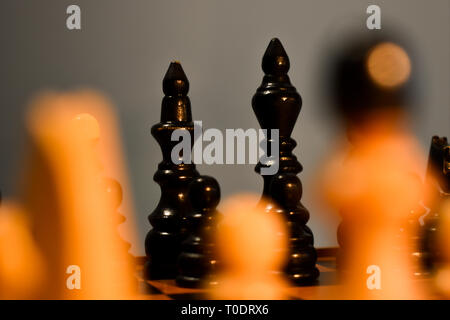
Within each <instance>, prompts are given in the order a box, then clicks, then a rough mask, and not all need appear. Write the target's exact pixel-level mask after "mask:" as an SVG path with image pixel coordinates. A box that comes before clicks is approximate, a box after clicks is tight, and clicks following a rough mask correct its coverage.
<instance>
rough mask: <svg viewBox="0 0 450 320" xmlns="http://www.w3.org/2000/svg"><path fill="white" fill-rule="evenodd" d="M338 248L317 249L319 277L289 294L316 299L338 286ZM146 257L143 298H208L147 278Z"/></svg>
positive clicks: (196, 291) (168, 281)
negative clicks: (311, 283)
mask: <svg viewBox="0 0 450 320" xmlns="http://www.w3.org/2000/svg"><path fill="white" fill-rule="evenodd" d="M336 253H337V248H319V249H317V254H318V261H317V268H318V269H319V271H320V277H319V279H318V280H317V281H316V282H315V283H314V284H313V285H309V286H301V287H298V286H292V287H290V288H289V289H288V295H289V296H290V297H291V299H292V300H316V299H322V294H323V293H324V292H326V291H331V290H333V289H336V288H338V284H337V283H338V281H337V270H336ZM144 262H145V257H138V258H137V263H138V264H137V269H138V270H137V271H138V273H137V274H138V281H139V292H140V293H141V294H142V295H143V299H150V300H203V299H207V296H208V295H207V294H208V292H207V291H206V290H205V289H190V288H181V287H178V286H177V285H176V283H175V280H174V279H166V280H145V279H144V277H143V265H144Z"/></svg>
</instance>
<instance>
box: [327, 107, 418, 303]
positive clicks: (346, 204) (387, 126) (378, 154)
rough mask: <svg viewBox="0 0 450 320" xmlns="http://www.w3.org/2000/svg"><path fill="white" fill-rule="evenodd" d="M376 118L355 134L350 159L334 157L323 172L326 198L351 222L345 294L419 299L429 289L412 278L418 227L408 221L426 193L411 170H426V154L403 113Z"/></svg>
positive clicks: (344, 277)
mask: <svg viewBox="0 0 450 320" xmlns="http://www.w3.org/2000/svg"><path fill="white" fill-rule="evenodd" d="M372 119H373V121H372V122H370V123H368V124H367V126H365V127H364V128H363V130H364V131H365V132H364V134H363V135H358V134H355V135H354V139H353V141H352V142H353V145H354V149H353V151H352V154H351V156H350V157H349V158H347V160H346V161H345V163H344V164H343V165H340V164H339V163H337V162H336V159H338V158H339V159H341V157H336V158H335V159H333V158H331V160H330V161H329V162H328V163H327V165H326V168H325V170H324V172H323V181H324V182H323V190H324V193H325V195H326V199H327V200H328V203H330V204H331V205H332V206H333V207H335V208H337V209H342V210H341V213H342V215H343V218H344V219H345V220H346V221H347V225H348V226H349V227H348V228H346V230H345V231H346V234H345V239H346V253H345V255H344V257H343V261H342V267H343V269H344V270H345V272H344V273H343V284H344V290H343V292H342V296H341V297H340V298H349V299H418V298H421V297H422V293H423V292H422V290H421V288H419V287H418V286H417V285H416V284H415V283H414V282H413V281H412V275H413V274H414V272H413V271H414V269H415V266H414V265H413V260H412V256H411V254H410V251H409V248H411V243H409V241H410V239H412V238H413V236H412V235H411V234H409V233H411V232H412V230H409V229H407V228H405V226H406V225H407V224H408V223H407V222H408V218H409V214H410V211H411V210H414V209H415V208H416V207H417V206H418V205H419V202H420V199H421V197H422V195H423V194H425V193H426V190H424V186H423V185H422V184H421V183H419V182H418V181H417V178H416V177H415V176H414V175H412V174H411V173H414V172H420V161H418V159H420V157H421V156H422V155H421V153H420V152H419V149H418V147H417V146H416V144H415V141H414V139H413V138H412V137H410V136H409V135H408V133H407V132H406V131H403V130H402V129H400V128H401V120H400V118H399V115H396V114H388V113H384V114H378V116H375V115H373V117H372ZM399 121H400V122H399ZM400 230H403V233H404V234H403V236H401V237H399V231H400ZM374 270H377V272H378V271H379V274H377V275H374V277H378V276H379V283H380V286H378V287H371V286H370V284H368V281H370V280H369V278H370V276H371V275H372V272H374Z"/></svg>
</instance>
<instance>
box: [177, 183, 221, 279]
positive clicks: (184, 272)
mask: <svg viewBox="0 0 450 320" xmlns="http://www.w3.org/2000/svg"><path fill="white" fill-rule="evenodd" d="M188 194H189V200H190V201H191V205H192V211H191V212H190V213H189V214H188V215H187V217H186V220H187V233H188V236H187V238H186V240H185V241H183V243H182V249H181V254H180V256H179V258H178V276H177V278H176V283H177V285H178V286H180V287H187V288H198V287H205V286H212V285H215V284H216V281H215V275H216V273H217V265H218V264H217V259H216V256H215V248H214V242H213V235H214V233H215V230H216V227H217V221H218V218H219V213H218V212H217V210H216V207H217V205H218V204H219V201H220V186H219V184H218V183H217V181H216V179H214V178H213V177H209V176H199V177H197V178H195V179H194V181H192V182H191V184H190V186H189V193H188Z"/></svg>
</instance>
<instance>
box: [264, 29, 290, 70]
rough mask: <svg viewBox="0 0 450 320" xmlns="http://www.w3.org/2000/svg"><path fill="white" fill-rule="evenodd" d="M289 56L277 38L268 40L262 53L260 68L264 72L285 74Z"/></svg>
mask: <svg viewBox="0 0 450 320" xmlns="http://www.w3.org/2000/svg"><path fill="white" fill-rule="evenodd" d="M289 67H290V64H289V57H288V55H287V53H286V51H285V50H284V48H283V45H282V44H281V42H280V40H279V39H278V38H273V39H272V40H270V43H269V46H268V47H267V49H266V52H265V53H264V57H263V60H262V69H263V71H264V73H265V74H272V75H285V74H287V73H288V71H289Z"/></svg>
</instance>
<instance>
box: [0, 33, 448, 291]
mask: <svg viewBox="0 0 450 320" xmlns="http://www.w3.org/2000/svg"><path fill="white" fill-rule="evenodd" d="M352 60H355V59H352ZM289 66H290V62H289V58H288V56H287V54H286V52H285V50H284V48H283V46H282V45H281V42H280V41H279V40H278V39H272V41H271V42H270V43H269V46H268V48H267V50H266V52H265V54H264V56H263V60H262V69H263V71H264V78H263V81H262V83H261V85H260V87H259V88H258V89H257V92H256V94H255V95H254V96H253V100H252V106H253V110H254V112H255V114H256V117H257V118H258V121H259V124H260V126H261V127H262V128H263V129H272V128H276V129H279V132H280V150H279V153H280V154H279V171H278V172H277V173H276V174H275V175H272V176H270V175H263V179H264V188H263V194H262V196H261V197H256V198H255V196H249V195H238V196H237V197H232V198H230V199H228V200H226V201H224V202H223V203H222V204H221V213H222V214H220V213H218V212H217V209H216V208H217V206H218V204H219V201H220V187H219V184H218V182H217V181H216V180H215V179H214V178H213V177H209V176H203V175H200V174H199V173H198V171H197V170H196V168H195V164H192V163H183V162H182V163H180V164H174V163H173V162H172V161H171V150H172V149H173V147H174V145H175V144H176V141H172V140H171V135H172V132H174V131H175V130H177V129H183V130H188V131H189V132H190V133H191V134H193V130H194V124H193V122H192V114H191V104H190V100H189V97H188V95H187V93H188V90H189V82H188V79H187V77H186V75H185V73H184V71H183V69H182V67H181V65H180V63H178V62H173V63H171V64H170V66H169V69H168V71H167V73H166V75H165V77H164V79H163V91H164V94H165V96H164V98H163V101H162V107H161V121H160V122H159V123H157V124H156V125H154V126H153V127H152V130H151V132H152V135H153V136H154V137H155V139H156V140H157V142H158V143H159V144H160V147H161V151H162V158H163V160H162V162H161V163H159V165H158V169H157V171H156V173H155V175H154V180H155V182H157V183H158V184H159V185H160V187H161V197H160V201H159V203H158V205H157V206H156V208H155V209H154V211H153V212H152V213H151V214H150V216H149V222H150V224H151V225H152V227H153V228H152V229H151V230H150V231H149V233H148V234H147V237H146V240H145V249H146V255H147V258H146V260H147V261H146V263H145V266H144V274H145V277H146V278H147V279H156V280H157V279H176V283H177V284H178V285H179V286H182V287H208V288H210V289H211V297H212V298H225V299H245V298H247V299H259V298H262V299H279V298H286V297H288V295H287V294H286V288H288V287H289V284H288V282H286V280H288V281H289V282H290V283H291V284H292V283H293V284H295V285H308V284H313V283H315V282H316V281H317V279H318V277H319V271H318V269H317V267H316V262H317V254H316V250H315V249H314V237H313V233H312V231H311V230H310V229H309V227H308V226H307V222H308V220H309V212H308V210H307V209H306V208H305V207H304V206H303V205H302V203H301V197H302V184H301V181H300V179H299V178H298V177H297V174H298V173H300V172H301V171H302V169H303V168H302V166H301V164H300V163H299V162H298V160H297V158H296V156H295V155H294V154H293V149H294V148H295V147H296V142H295V140H294V139H292V138H291V133H292V131H293V128H294V125H295V122H296V120H297V117H298V115H299V113H300V110H301V107H302V100H301V97H300V95H299V94H298V92H297V90H296V89H295V87H293V85H292V84H291V82H290V80H289V76H288V75H287V72H288V70H289ZM356 78H358V77H356ZM369 91H370V90H369ZM367 98H370V96H368V97H367ZM390 111H391V110H390ZM383 115H384V113H383ZM396 115H397V114H396ZM368 118H369V120H366V122H367V123H368V124H367V123H365V124H364V126H363V125H361V128H360V133H361V132H364V134H365V136H364V138H363V139H361V140H358V138H357V137H356V138H355V139H353V141H352V144H353V147H354V151H353V154H352V155H351V156H350V157H349V161H347V168H346V169H345V170H341V171H339V170H340V169H337V168H336V167H331V170H329V171H327V170H324V171H326V172H327V174H324V181H325V182H324V188H323V190H331V193H330V194H332V195H333V197H334V198H333V197H331V198H333V200H336V199H337V200H338V201H334V202H333V201H330V202H333V203H334V205H335V207H336V209H342V212H344V213H345V214H343V223H342V227H340V229H339V234H340V236H339V240H340V244H341V247H342V250H341V254H340V258H339V259H340V263H339V265H340V269H341V270H342V271H343V272H342V274H343V276H344V279H346V280H344V283H345V281H347V282H348V283H351V284H352V285H353V284H355V283H356V284H357V285H356V287H355V286H352V285H349V286H347V287H348V288H350V289H349V293H348V294H347V295H344V293H343V292H344V291H340V292H339V293H336V295H334V296H333V295H330V296H327V297H332V298H399V297H400V298H411V297H412V298H416V297H418V296H416V295H408V294H405V292H407V293H408V292H414V290H410V289H411V287H412V286H414V285H413V284H411V283H410V282H409V281H408V280H407V278H405V276H404V273H405V272H406V270H409V269H403V270H401V271H402V272H403V273H402V272H400V273H399V272H398V270H396V269H397V268H398V266H399V265H407V264H406V263H405V261H400V263H399V265H396V264H395V263H392V262H393V261H391V258H392V260H395V259H396V257H402V259H403V258H405V257H406V256H408V255H409V256H410V257H416V258H419V260H421V263H422V262H424V264H425V266H427V267H428V268H429V269H428V270H431V269H432V268H435V269H440V270H447V269H448V268H447V267H448V265H450V263H449V262H450V261H449V257H448V256H449V255H448V254H447V252H446V251H445V250H443V251H439V250H438V249H437V248H438V244H437V242H439V240H436V239H437V238H438V234H442V233H443V232H442V230H446V229H445V226H447V225H448V221H447V220H448V216H449V215H450V214H448V213H447V211H448V210H447V209H446V208H447V207H446V205H447V204H446V203H447V202H448V195H449V186H450V182H449V179H450V173H449V172H450V167H449V166H450V155H449V150H450V148H449V144H448V141H447V139H446V138H438V137H434V138H433V140H432V145H431V150H430V159H429V173H430V174H427V176H429V177H434V178H430V181H426V183H425V184H427V185H431V186H432V189H433V190H434V192H433V193H434V194H435V196H434V197H432V198H433V199H438V200H435V201H433V202H429V203H425V205H427V206H428V207H429V210H430V212H429V213H428V215H427V216H426V218H425V220H426V224H425V227H424V228H422V229H424V230H426V231H427V232H426V236H424V237H422V236H421V235H419V234H418V233H417V232H416V231H413V232H406V231H405V234H407V235H408V236H407V238H408V237H411V239H412V240H413V241H414V245H413V246H412V247H411V248H406V249H405V248H402V249H401V250H403V251H398V248H396V247H395V245H396V244H395V243H394V242H396V240H395V239H396V237H397V236H398V232H399V230H400V229H402V228H403V229H405V230H406V229H409V228H405V223H406V222H408V221H411V224H412V225H414V226H417V221H418V215H419V213H420V212H418V211H413V212H410V213H408V212H407V213H408V215H407V216H405V215H403V213H402V212H403V211H404V210H403V209H402V210H400V211H401V212H399V213H396V212H395V210H394V209H395V208H404V207H405V208H406V206H408V205H409V204H410V203H411V199H409V198H408V199H406V200H405V199H402V197H401V196H400V195H395V192H386V191H385V190H394V191H395V190H396V188H397V189H398V186H399V185H400V186H405V182H406V183H409V182H410V180H409V178H408V177H407V176H408V174H404V171H405V170H406V169H408V170H409V169H411V168H415V165H414V163H412V164H410V163H407V162H408V161H412V160H414V156H413V153H411V152H410V151H411V148H409V146H408V145H407V143H406V144H405V146H404V145H403V143H400V144H398V143H397V142H398V141H401V142H405V141H406V142H408V141H409V140H408V139H404V133H403V132H399V131H398V130H397V128H398V127H399V126H397V125H396V124H397V121H399V119H401V117H400V116H398V115H397V116H396V117H394V118H388V120H383V117H376V118H374V119H373V120H371V119H372V117H368ZM371 121H373V122H375V123H376V124H377V125H375V126H374V125H373V122H371ZM380 123H382V124H383V125H384V126H381V128H382V129H380V126H379V124H380ZM393 124H394V125H393ZM353 125H356V124H355V123H354V124H353ZM100 128H101V134H100ZM386 128H388V130H386ZM26 129H27V134H28V136H29V138H30V139H29V140H30V143H29V150H28V153H29V154H28V156H27V162H26V164H25V166H24V170H23V171H24V172H23V173H24V177H23V179H22V180H23V181H22V183H21V193H20V195H19V196H18V197H17V199H8V201H6V202H5V203H3V205H2V206H1V208H0V211H1V212H0V226H1V228H0V230H1V232H0V255H1V259H0V261H1V264H0V298H8V299H10V298H17V297H18V298H41V299H42V298H44V299H45V298H62V299H76V298H78V299H79V298H82V299H102V298H112V299H121V298H125V299H128V298H136V297H137V296H136V281H135V279H134V273H135V266H134V263H135V261H134V259H133V257H132V256H131V255H130V254H128V250H129V248H130V245H129V244H128V243H125V242H124V241H123V240H122V239H121V238H120V237H119V234H118V225H119V224H121V223H122V225H121V227H123V226H124V224H123V221H124V217H123V216H122V215H120V214H118V208H119V207H120V206H122V211H124V210H125V208H124V204H125V203H126V201H125V200H126V199H124V195H123V192H122V191H123V190H122V187H121V185H120V184H119V183H118V181H121V183H123V181H124V179H123V177H124V176H125V175H124V173H123V172H122V171H121V169H120V165H117V162H120V159H122V154H121V152H120V148H117V147H115V146H114V145H111V144H109V146H107V147H103V148H99V145H100V144H102V143H101V142H102V141H103V142H107V143H111V141H112V142H114V141H117V140H118V139H117V138H116V137H117V135H116V133H117V131H118V130H117V125H115V123H114V115H113V113H112V111H111V108H110V106H109V103H108V101H106V100H105V99H104V98H103V97H101V96H100V95H98V94H96V93H94V92H89V91H82V92H76V93H62V94H60V93H52V92H50V93H45V94H42V95H41V96H39V97H37V98H36V99H35V100H34V102H33V103H32V105H31V106H30V111H29V113H28V114H27V118H26ZM380 130H381V134H380ZM386 132H388V134H386ZM369 137H372V138H374V137H375V138H376V139H375V142H374V141H372V142H371V141H370V139H369ZM380 137H381V138H380ZM267 139H271V137H270V136H268V137H267ZM191 140H192V141H193V140H194V139H191ZM107 143H106V144H107ZM104 144H105V143H103V145H104ZM392 145H394V149H390V148H391V146H392ZM367 146H372V147H373V148H367ZM361 150H362V151H361ZM374 150H375V151H374ZM386 150H388V151H390V152H392V153H390V152H385V151H386ZM374 155H375V156H376V157H375V158H374ZM405 155H406V156H405ZM374 159H375V160H374ZM405 159H406V160H405ZM112 162H116V165H115V166H113V165H111V163H112ZM330 163H331V164H333V161H330ZM380 163H383V164H385V166H384V167H383V166H381V167H382V168H381V169H380V168H378V167H380ZM264 165H265V164H263V163H259V164H258V165H257V166H256V168H255V171H256V172H257V173H260V172H261V169H262V168H263V167H264ZM111 167H113V168H115V170H108V174H106V171H107V170H106V169H111ZM117 168H119V169H117ZM355 168H357V169H359V170H362V172H364V173H370V172H371V170H375V174H372V175H370V174H362V175H359V176H358V175H356V176H355V174H354V172H355ZM397 171H398V173H399V175H398V177H399V178H398V181H397V180H395V181H391V180H389V179H388V180H378V178H380V177H381V178H383V177H386V176H388V177H390V174H392V173H395V176H397V174H396V173H397ZM108 177H114V178H115V179H117V180H114V179H111V178H108ZM318 180H320V179H318ZM379 181H383V182H386V184H385V185H382V186H381V188H380V186H379V185H378V182H379ZM399 182H401V184H398V183H399ZM361 185H364V188H362V189H361V190H359V189H358V188H353V187H354V186H356V187H359V186H361ZM409 189H410V188H409V187H408V186H407V185H406V187H405V188H404V190H402V193H404V194H409V193H408V191H411V190H409ZM411 189H412V191H416V190H419V189H420V188H415V187H414V188H411ZM125 190H126V189H125ZM348 190H350V191H352V192H347V191H348ZM369 191H370V195H371V197H367V194H366V193H365V192H369ZM397 191H398V190H397ZM331 198H330V199H331ZM412 199H413V200H414V199H415V196H414V197H412ZM369 200H370V201H371V202H370V201H369ZM400 200H401V201H400ZM368 201H369V202H368ZM414 201H415V200H414ZM256 203H257V205H256V206H255V204H256ZM405 203H406V204H405ZM349 204H350V206H349ZM391 207H394V208H391ZM344 209H345V210H344ZM446 210H447V211H446ZM347 211H348V212H350V213H351V214H348V213H347ZM112 213H113V214H112ZM355 213H356V214H355ZM405 217H406V219H405ZM446 217H447V218H446ZM446 221H447V222H446ZM125 225H126V224H125ZM392 226H393V228H392ZM397 227H398V229H396V228H397ZM126 231H128V232H125V233H124V234H123V237H124V238H126V239H127V240H129V239H132V237H133V234H134V232H133V230H131V229H130V230H126ZM410 231H411V230H410ZM444 233H445V232H444ZM387 239H388V240H387ZM408 240H410V239H409V238H408ZM390 241H392V243H389V242H390ZM447 241H448V238H447ZM387 242H388V243H387ZM406 242H408V243H409V241H406ZM11 243H13V244H14V245H13V246H11V245H10V244H11ZM419 243H424V244H425V245H423V246H417V245H418V244H419ZM444 247H445V246H444ZM399 252H400V254H399ZM379 256H382V258H380V257H379ZM341 257H342V258H341ZM355 257H357V259H355ZM405 259H406V258H405ZM341 261H342V263H341ZM349 261H350V262H349ZM369 264H375V265H379V266H380V267H381V268H382V270H383V277H386V279H387V280H386V281H387V282H383V288H384V290H386V291H382V292H380V293H378V295H377V294H373V292H370V294H369V293H368V290H367V288H366V287H365V286H366V278H367V273H366V268H364V270H360V269H361V268H362V267H364V266H367V265H369ZM442 264H444V266H446V267H444V268H441V267H440V266H441V265H442ZM73 265H76V266H77V267H79V270H81V274H82V284H81V286H80V288H79V289H77V290H73V287H75V288H77V285H76V283H77V281H79V279H78V280H77V277H76V276H75V275H73V276H68V274H67V272H66V270H67V267H68V266H73ZM446 268H447V269H446ZM70 270H72V269H70ZM391 271H392V272H391ZM406 273H408V272H406ZM411 273H412V274H416V275H418V274H420V275H424V276H427V274H426V272H422V271H417V270H412V272H411ZM348 274H350V276H348ZM440 274H444V275H445V272H444V273H443V272H440ZM408 276H409V275H408ZM346 277H347V278H346ZM319 279H320V278H319ZM383 279H384V278H383ZM440 279H444V280H442V281H440V282H441V283H443V284H445V283H447V284H448V283H450V282H449V281H448V278H446V277H440ZM445 279H447V280H445ZM70 281H73V282H74V283H71V285H68V282H70ZM399 281H400V282H399ZM401 281H403V282H401ZM386 283H388V284H389V285H387V286H385V284H386ZM361 286H362V287H363V288H361ZM69 287H70V288H72V289H70V290H69V289H68V288H69ZM394 287H395V288H394ZM392 288H394V289H392ZM391 289H392V291H389V290H391ZM398 290H400V291H401V292H399V291H398ZM323 298H325V296H323Z"/></svg>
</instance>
